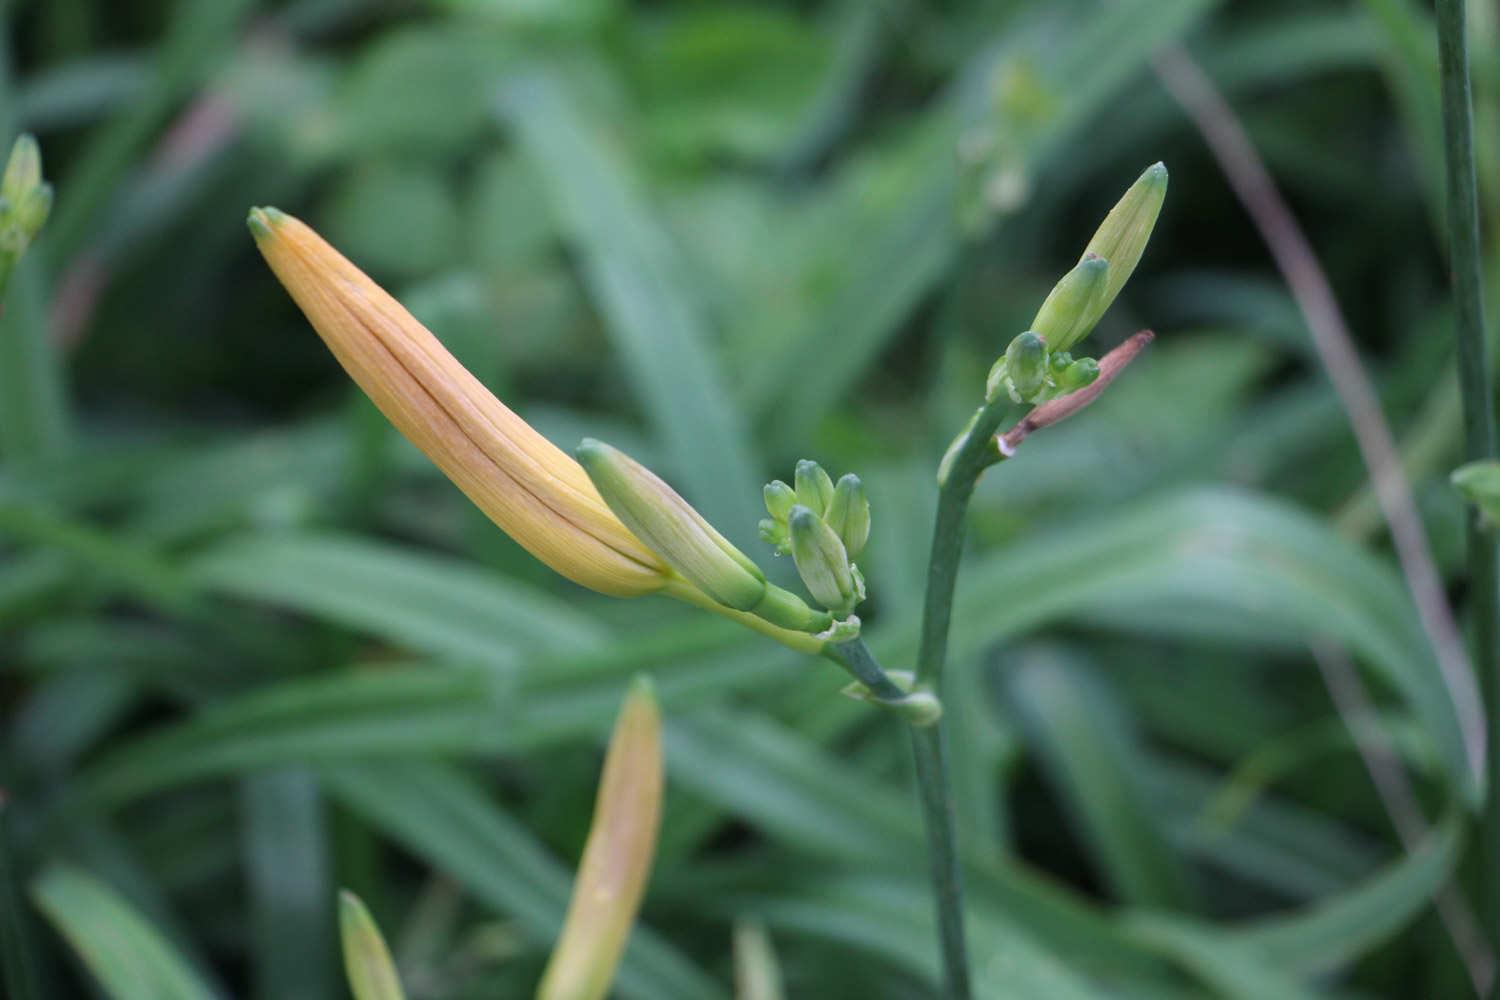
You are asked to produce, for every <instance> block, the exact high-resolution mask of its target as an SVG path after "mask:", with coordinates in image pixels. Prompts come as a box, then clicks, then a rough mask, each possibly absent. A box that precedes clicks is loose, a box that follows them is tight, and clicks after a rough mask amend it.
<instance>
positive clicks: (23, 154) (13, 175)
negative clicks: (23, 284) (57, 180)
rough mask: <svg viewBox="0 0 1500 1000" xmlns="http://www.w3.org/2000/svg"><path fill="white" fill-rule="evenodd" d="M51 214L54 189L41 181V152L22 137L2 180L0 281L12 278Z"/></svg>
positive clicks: (0, 179) (26, 136)
mask: <svg viewBox="0 0 1500 1000" xmlns="http://www.w3.org/2000/svg"><path fill="white" fill-rule="evenodd" d="M51 211H52V185H50V184H48V183H47V182H45V181H43V180H42V154H41V150H39V149H38V148H37V144H36V140H35V139H34V138H32V137H31V136H29V135H23V136H21V137H20V138H19V139H17V140H16V142H15V145H14V146H12V147H11V150H10V159H9V160H8V161H7V162H6V164H5V174H4V176H3V177H0V281H3V280H4V279H5V278H6V277H9V275H10V272H11V269H12V268H14V267H15V266H16V262H17V261H19V260H20V259H21V255H22V254H24V253H25V252H26V248H27V247H29V246H31V241H32V240H34V239H36V234H37V233H39V232H40V231H41V229H42V225H43V224H44V223H46V221H47V214H48V213H49V212H51Z"/></svg>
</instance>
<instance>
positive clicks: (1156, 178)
mask: <svg viewBox="0 0 1500 1000" xmlns="http://www.w3.org/2000/svg"><path fill="white" fill-rule="evenodd" d="M1166 198H1167V168H1166V165H1165V164H1162V163H1153V164H1152V165H1151V166H1149V167H1147V168H1146V170H1145V172H1144V173H1142V174H1141V176H1140V177H1138V178H1136V181H1135V183H1134V184H1132V185H1130V189H1129V190H1128V191H1126V192H1125V194H1124V196H1123V197H1122V198H1121V199H1120V200H1119V202H1117V203H1116V204H1115V207H1114V208H1112V209H1110V210H1109V214H1108V215H1106V216H1105V217H1104V222H1103V223H1101V224H1100V226H1099V229H1098V231H1097V232H1096V233H1094V238H1093V239H1091V240H1089V245H1088V247H1087V248H1086V249H1085V250H1084V252H1083V255H1084V257H1087V256H1088V255H1089V254H1094V255H1095V256H1098V257H1103V258H1104V259H1105V260H1107V261H1109V274H1108V277H1107V279H1106V280H1105V283H1104V291H1103V293H1102V294H1101V295H1100V296H1099V298H1098V299H1097V300H1096V301H1095V302H1094V304H1093V305H1092V306H1091V307H1090V308H1089V310H1088V319H1087V321H1086V323H1085V326H1086V328H1087V329H1090V330H1091V329H1093V327H1094V324H1095V323H1097V322H1099V317H1101V316H1103V315H1104V312H1105V310H1106V309H1108V308H1109V306H1110V303H1112V302H1114V300H1115V296H1117V295H1119V294H1120V289H1122V288H1124V287H1125V282H1127V281H1129V280H1130V276H1131V275H1132V274H1134V273H1135V266H1136V265H1137V264H1139V263H1140V262H1141V254H1143V253H1145V251H1146V244H1147V242H1149V241H1150V239H1151V230H1152V229H1154V228H1155V227H1156V217H1157V216H1158V215H1160V214H1161V206H1162V202H1164V201H1165V200H1166ZM1053 346H1054V347H1056V346H1057V345H1053Z"/></svg>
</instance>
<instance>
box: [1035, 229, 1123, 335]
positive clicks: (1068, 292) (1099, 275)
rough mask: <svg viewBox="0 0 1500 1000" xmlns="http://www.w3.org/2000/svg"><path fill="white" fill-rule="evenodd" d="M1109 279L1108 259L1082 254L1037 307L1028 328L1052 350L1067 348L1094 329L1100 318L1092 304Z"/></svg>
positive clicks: (1095, 301)
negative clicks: (1040, 336)
mask: <svg viewBox="0 0 1500 1000" xmlns="http://www.w3.org/2000/svg"><path fill="white" fill-rule="evenodd" d="M1108 279H1109V262H1108V261H1107V260H1105V259H1104V258H1103V257H1099V256H1097V255H1095V254H1091V253H1086V254H1084V255H1083V259H1082V260H1080V261H1079V262H1078V263H1077V265H1075V266H1074V268H1073V270H1071V271H1069V272H1068V273H1067V274H1065V275H1063V276H1062V280H1061V281H1059V282H1058V283H1057V284H1056V285H1055V286H1053V288H1052V292H1051V293H1050V294H1049V295H1048V296H1047V299H1046V301H1044V302H1043V303H1042V307H1041V308H1040V309H1038V310H1037V313H1036V319H1033V320H1032V321H1031V328H1032V329H1033V330H1035V331H1036V332H1037V333H1039V334H1041V335H1042V338H1043V339H1044V340H1046V341H1047V346H1048V347H1049V348H1051V349H1052V350H1054V351H1066V350H1067V349H1068V348H1070V347H1072V346H1073V345H1074V344H1076V343H1078V341H1080V340H1082V339H1083V338H1084V337H1086V336H1088V333H1089V331H1090V330H1091V329H1093V324H1094V322H1096V321H1097V320H1098V318H1099V313H1095V312H1094V311H1093V310H1094V306H1095V304H1096V303H1097V302H1098V301H1099V299H1100V298H1101V297H1102V296H1103V295H1104V289H1105V286H1106V284H1107V282H1108ZM1100 312H1101V313H1102V312H1103V310H1100ZM1085 324H1087V325H1085Z"/></svg>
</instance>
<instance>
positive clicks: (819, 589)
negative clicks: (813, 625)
mask: <svg viewBox="0 0 1500 1000" xmlns="http://www.w3.org/2000/svg"><path fill="white" fill-rule="evenodd" d="M787 524H788V526H789V527H790V529H791V535H792V558H793V559H794V560H796V562H797V573H798V574H799V575H800V576H801V577H802V582H803V583H805V584H806V585H807V592H808V593H810V594H812V596H813V600H815V601H817V602H818V603H819V604H821V605H823V606H824V607H825V608H827V609H828V610H829V611H832V612H833V613H834V614H836V615H838V616H840V617H842V616H844V615H847V614H848V613H849V612H850V611H852V610H853V609H854V605H855V603H856V601H857V600H858V594H857V592H856V590H855V583H854V573H853V570H852V569H851V568H850V566H849V553H848V552H847V551H845V549H844V543H843V542H842V541H840V540H839V536H838V535H836V534H834V531H833V529H832V528H830V527H829V526H828V525H827V524H825V523H824V521H823V519H822V518H821V517H819V516H818V515H817V514H815V513H813V511H812V510H811V509H809V508H807V507H804V506H802V505H801V504H798V505H797V506H796V507H793V508H792V514H791V517H790V518H788V519H787Z"/></svg>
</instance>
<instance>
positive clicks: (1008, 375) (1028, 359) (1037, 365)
mask: <svg viewBox="0 0 1500 1000" xmlns="http://www.w3.org/2000/svg"><path fill="white" fill-rule="evenodd" d="M1046 386H1047V344H1046V343H1045V342H1044V341H1043V340H1042V338H1041V337H1039V336H1037V335H1036V334H1035V333H1033V332H1032V331H1030V330H1028V331H1026V332H1025V333H1023V334H1020V335H1019V336H1017V337H1016V339H1014V340H1012V341H1011V342H1010V345H1009V346H1008V347H1006V348H1005V354H1004V356H1002V357H1001V358H1000V360H999V361H997V362H995V366H994V367H993V368H991V369H990V374H989V378H988V379H987V380H986V381H985V387H984V398H985V400H986V402H994V401H995V399H997V398H998V397H999V395H1000V390H1001V389H1004V390H1005V391H1006V392H1007V393H1009V394H1010V398H1011V399H1013V400H1015V401H1016V402H1017V403H1026V402H1030V401H1031V400H1032V399H1034V398H1035V397H1036V395H1037V394H1038V393H1039V392H1041V391H1042V390H1043V389H1044V388H1046Z"/></svg>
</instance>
